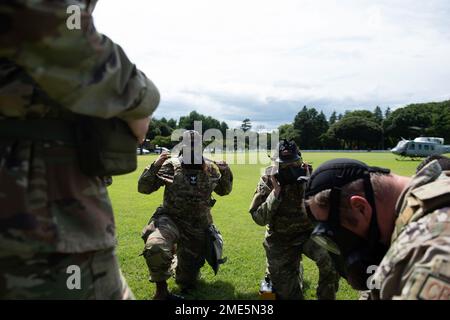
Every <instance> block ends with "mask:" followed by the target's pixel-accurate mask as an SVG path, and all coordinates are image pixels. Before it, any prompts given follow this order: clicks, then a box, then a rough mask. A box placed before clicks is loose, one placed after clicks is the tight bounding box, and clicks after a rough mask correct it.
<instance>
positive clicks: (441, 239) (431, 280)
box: [372, 161, 450, 300]
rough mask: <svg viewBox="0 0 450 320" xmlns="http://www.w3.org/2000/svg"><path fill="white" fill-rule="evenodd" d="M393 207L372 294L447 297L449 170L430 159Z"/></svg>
mask: <svg viewBox="0 0 450 320" xmlns="http://www.w3.org/2000/svg"><path fill="white" fill-rule="evenodd" d="M396 211H397V213H398V218H397V220H396V225H395V229H394V232H393V234H392V241H391V247H390V249H389V250H388V252H387V254H386V256H385V257H384V259H383V260H382V262H381V264H380V266H379V267H378V269H377V271H376V272H375V275H374V280H375V281H374V284H375V285H378V288H379V290H376V289H375V290H373V291H372V298H374V299H407V300H410V299H424V300H429V299H445V300H448V299H450V171H442V169H441V167H440V165H439V163H438V162H437V161H433V162H431V163H429V164H428V165H427V166H425V167H424V168H423V169H422V170H421V171H419V172H418V173H417V175H416V176H415V177H413V179H412V181H411V183H410V185H409V186H408V187H407V188H406V189H405V191H404V192H403V193H402V195H401V197H400V198H399V200H398V203H397V207H396Z"/></svg>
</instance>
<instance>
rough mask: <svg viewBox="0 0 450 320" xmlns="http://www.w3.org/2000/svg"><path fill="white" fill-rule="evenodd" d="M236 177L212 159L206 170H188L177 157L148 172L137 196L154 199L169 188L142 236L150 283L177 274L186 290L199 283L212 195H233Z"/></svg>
mask: <svg viewBox="0 0 450 320" xmlns="http://www.w3.org/2000/svg"><path fill="white" fill-rule="evenodd" d="M232 177H233V176H232V173H231V170H230V168H229V167H228V166H226V167H224V168H222V169H219V167H218V166H217V165H216V164H215V163H213V162H211V161H208V160H207V161H206V162H205V165H204V169H203V170H202V171H197V170H187V169H184V168H183V167H182V165H181V163H180V159H179V158H171V159H168V160H166V161H165V162H164V164H163V165H162V166H161V167H157V166H156V165H155V164H154V163H153V164H152V165H151V166H149V167H148V168H146V169H145V170H144V172H143V173H142V175H141V177H140V179H139V187H138V188H139V192H141V193H145V194H150V193H153V192H155V191H156V190H158V189H159V188H160V187H162V186H165V189H164V201H163V204H162V206H161V207H159V208H158V209H157V210H156V212H155V214H154V215H153V217H152V219H151V221H150V223H149V225H148V226H147V227H146V228H145V229H144V232H143V233H144V240H145V242H146V244H145V249H144V257H145V259H146V262H147V265H148V268H149V272H150V281H152V282H161V281H166V280H167V279H168V278H169V277H170V276H171V274H172V270H175V279H176V282H177V283H178V284H179V285H180V286H181V287H182V288H190V287H193V286H194V285H195V284H196V281H197V278H198V276H199V271H200V268H201V267H202V266H203V265H204V263H205V249H206V244H205V241H206V237H205V236H206V230H207V228H208V226H209V225H211V224H212V223H213V219H212V216H211V207H212V205H213V201H212V198H211V195H212V193H213V192H215V193H216V194H218V195H221V196H224V195H227V194H229V193H230V192H231V190H232V181H233V179H232ZM175 254H176V256H175Z"/></svg>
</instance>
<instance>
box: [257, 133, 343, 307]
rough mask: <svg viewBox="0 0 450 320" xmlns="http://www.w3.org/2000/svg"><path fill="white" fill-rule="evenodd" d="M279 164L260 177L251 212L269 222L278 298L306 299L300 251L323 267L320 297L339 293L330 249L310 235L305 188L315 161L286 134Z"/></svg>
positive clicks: (272, 272) (271, 264)
mask: <svg viewBox="0 0 450 320" xmlns="http://www.w3.org/2000/svg"><path fill="white" fill-rule="evenodd" d="M278 149H279V152H278V157H277V158H276V159H275V165H273V166H270V167H268V168H267V169H266V173H265V175H263V176H262V177H261V180H260V181H259V184H258V186H257V187H256V192H255V195H254V197H253V202H252V204H251V206H250V213H251V215H252V218H253V220H254V221H255V222H256V223H257V224H259V225H261V226H265V225H267V226H268V227H267V231H266V236H265V240H264V248H265V250H266V256H267V274H268V276H267V277H266V278H269V279H270V281H271V282H272V283H273V288H274V290H275V293H276V297H277V299H303V298H304V296H303V289H302V287H303V283H302V282H303V270H302V268H301V260H302V254H305V255H306V256H307V257H309V258H310V259H312V260H314V261H315V263H316V264H317V267H318V268H319V284H318V287H317V298H318V299H330V300H331V299H335V298H336V291H337V289H338V276H337V273H336V271H335V269H334V268H333V264H332V260H331V258H330V256H329V254H328V253H327V251H326V250H324V249H323V248H321V247H320V246H319V245H317V244H316V243H315V242H313V241H312V240H311V239H310V235H311V231H312V230H313V224H312V222H311V220H310V219H309V217H308V216H307V214H306V211H305V206H304V200H303V196H304V189H305V186H306V181H307V179H308V176H309V175H310V174H311V171H312V167H311V166H310V165H308V164H306V163H304V162H303V161H302V158H301V154H300V152H299V150H298V148H297V145H296V144H295V142H293V141H286V140H283V141H281V142H280V144H279V148H278Z"/></svg>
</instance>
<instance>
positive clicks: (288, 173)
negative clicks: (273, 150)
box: [273, 139, 307, 186]
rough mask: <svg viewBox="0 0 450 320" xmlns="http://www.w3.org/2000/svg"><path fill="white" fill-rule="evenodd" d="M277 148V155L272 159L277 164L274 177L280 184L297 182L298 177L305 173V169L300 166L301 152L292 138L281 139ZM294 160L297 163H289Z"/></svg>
mask: <svg viewBox="0 0 450 320" xmlns="http://www.w3.org/2000/svg"><path fill="white" fill-rule="evenodd" d="M277 149H278V153H277V156H276V158H273V160H274V161H275V162H276V163H277V166H278V170H277V172H276V173H275V178H276V179H277V181H278V183H279V184H280V185H281V186H285V185H289V184H294V183H297V182H299V181H300V177H304V176H306V175H307V172H306V170H305V169H304V168H303V167H302V166H301V159H302V157H301V152H300V150H299V149H298V147H297V145H296V144H295V142H294V141H293V140H289V141H288V140H286V139H284V140H281V141H280V142H279V144H278V147H277ZM296 162H298V163H299V164H298V165H291V164H292V163H296Z"/></svg>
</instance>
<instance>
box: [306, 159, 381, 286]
mask: <svg viewBox="0 0 450 320" xmlns="http://www.w3.org/2000/svg"><path fill="white" fill-rule="evenodd" d="M370 173H381V174H389V173H390V170H389V169H384V168H378V167H369V166H367V165H366V164H364V163H363V162H360V161H357V160H352V159H334V160H331V161H328V162H326V163H324V164H323V165H321V166H320V167H319V168H317V170H316V171H315V172H314V173H313V174H312V176H311V178H310V180H309V181H308V185H307V189H306V192H305V196H306V198H308V197H310V196H314V195H315V194H317V193H319V192H321V191H324V190H328V189H331V194H330V206H329V207H330V209H329V214H328V219H327V220H325V221H317V220H316V219H314V220H316V221H317V225H316V227H315V229H314V231H313V232H312V235H311V237H312V239H313V240H314V241H315V242H316V243H318V244H319V245H320V246H322V247H324V248H325V249H327V250H328V251H329V253H330V256H331V258H332V259H333V262H334V265H335V268H336V270H337V271H338V272H339V274H340V275H341V276H342V277H344V278H345V279H347V281H348V282H349V284H350V285H351V286H352V287H353V288H355V289H357V290H367V289H368V288H367V280H368V278H369V276H370V275H371V274H370V273H369V272H368V268H369V267H370V266H372V265H378V264H379V263H380V262H381V260H382V259H383V257H384V255H385V254H386V252H387V250H388V247H387V246H386V245H384V244H382V243H381V242H380V231H379V227H378V221H377V212H376V206H375V196H374V192H373V188H372V183H371V182H370ZM359 179H363V181H364V192H365V197H366V199H367V201H368V202H369V204H370V206H371V207H372V217H371V221H370V226H369V235H368V238H367V239H364V238H362V237H360V236H358V235H356V234H355V233H353V232H352V231H350V230H348V229H346V228H344V227H343V226H342V225H341V219H340V212H339V207H340V197H341V188H342V187H343V186H345V185H347V184H348V183H350V182H353V181H356V180H359ZM307 210H308V213H309V215H310V216H312V214H311V211H310V209H309V208H307Z"/></svg>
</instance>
